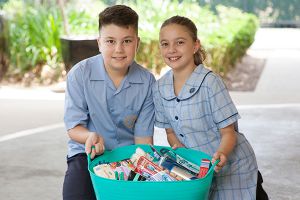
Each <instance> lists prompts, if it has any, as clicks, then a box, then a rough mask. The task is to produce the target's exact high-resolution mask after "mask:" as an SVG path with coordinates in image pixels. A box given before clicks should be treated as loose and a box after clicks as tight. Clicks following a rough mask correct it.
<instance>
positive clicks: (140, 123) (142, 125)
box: [134, 74, 155, 137]
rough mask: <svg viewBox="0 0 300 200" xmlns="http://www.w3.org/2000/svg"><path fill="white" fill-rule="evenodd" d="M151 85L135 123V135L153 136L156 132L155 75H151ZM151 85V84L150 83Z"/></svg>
mask: <svg viewBox="0 0 300 200" xmlns="http://www.w3.org/2000/svg"><path fill="white" fill-rule="evenodd" d="M149 82H150V87H148V88H147V89H148V92H147V97H146V99H145V101H144V103H143V105H142V108H141V110H140V113H139V115H138V118H137V121H136V123H135V128H134V135H135V136H140V137H145V136H146V137H147V136H153V132H154V104H153V96H152V90H151V87H152V85H153V83H154V82H155V78H154V76H153V75H152V74H151V76H150V80H149ZM148 86H149V85H148ZM144 89H146V88H144Z"/></svg>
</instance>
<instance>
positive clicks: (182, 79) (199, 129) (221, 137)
mask: <svg viewBox="0 0 300 200" xmlns="http://www.w3.org/2000/svg"><path fill="white" fill-rule="evenodd" d="M159 37H160V38H159V42H160V51H161V54H162V56H163V59H164V61H165V63H166V64H167V65H168V66H170V67H171V68H172V70H170V71H169V72H168V73H166V74H165V75H164V76H163V77H162V78H161V79H159V80H158V81H157V82H156V83H155V85H154V87H153V95H154V104H155V112H156V120H155V125H156V126H158V127H161V128H165V129H166V133H167V139H168V142H169V144H170V145H171V146H172V147H173V148H177V147H187V148H193V149H197V150H200V151H203V152H206V153H208V154H209V155H211V156H212V157H213V159H212V162H215V161H216V160H217V159H220V162H219V164H218V165H217V166H216V168H215V171H216V172H219V173H217V174H216V176H215V179H214V181H213V184H212V187H211V191H210V194H209V199H229V200H232V199H239V200H241V199H243V200H245V199H246V200H248V199H256V198H257V199H268V196H267V194H266V193H265V192H264V190H263V189H262V187H261V183H262V178H261V175H260V174H259V172H258V169H257V163H256V158H255V154H254V151H253V149H252V147H251V145H250V144H249V142H248V141H247V139H246V138H245V136H244V135H243V134H242V133H239V132H238V127H237V121H238V119H239V118H240V116H239V114H238V111H237V109H236V107H235V106H234V104H233V102H232V100H231V98H230V96H229V93H228V91H227V89H226V87H225V85H224V84H223V82H222V80H221V78H220V77H219V76H217V75H216V74H214V73H213V72H211V71H210V70H208V69H206V68H205V67H204V66H203V65H202V61H203V60H204V58H205V53H204V51H203V50H202V49H201V44H200V41H199V39H198V38H197V28H196V26H195V24H194V23H193V22H192V21H191V20H190V19H188V18H185V17H181V16H174V17H171V18H170V19H168V20H166V21H165V22H164V23H163V24H162V26H161V29H160V35H159ZM257 189H258V190H257ZM260 194H263V197H262V198H260V196H259V195H260Z"/></svg>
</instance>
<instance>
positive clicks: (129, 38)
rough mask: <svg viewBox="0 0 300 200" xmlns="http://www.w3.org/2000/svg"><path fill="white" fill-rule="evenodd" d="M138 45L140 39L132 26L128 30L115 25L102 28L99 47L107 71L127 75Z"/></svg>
mask: <svg viewBox="0 0 300 200" xmlns="http://www.w3.org/2000/svg"><path fill="white" fill-rule="evenodd" d="M138 44H139V38H138V36H137V34H136V31H135V29H134V28H133V27H132V26H129V27H128V28H126V27H121V26H117V25H115V24H109V25H105V26H102V27H101V29H100V36H99V38H98V46H99V50H100V52H101V54H102V56H103V60H104V65H105V68H106V70H108V71H116V72H117V71H118V72H121V73H122V72H123V73H126V72H127V70H128V67H129V65H130V64H131V63H132V62H133V60H134V57H135V54H136V51H137V48H138Z"/></svg>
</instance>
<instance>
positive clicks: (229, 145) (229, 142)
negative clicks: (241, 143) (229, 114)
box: [212, 124, 236, 172]
mask: <svg viewBox="0 0 300 200" xmlns="http://www.w3.org/2000/svg"><path fill="white" fill-rule="evenodd" d="M220 132H221V143H220V146H219V148H218V150H217V152H216V153H215V154H214V155H213V159H212V162H213V163H214V162H215V161H216V160H217V159H220V162H219V163H218V164H217V166H216V167H215V171H217V172H218V171H220V169H221V168H222V167H224V166H225V164H226V162H227V158H228V156H229V155H230V153H231V152H232V151H233V149H234V147H235V144H236V133H235V130H234V124H231V125H229V126H226V127H225V128H221V129H220Z"/></svg>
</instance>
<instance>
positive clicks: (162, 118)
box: [152, 82, 172, 128]
mask: <svg viewBox="0 0 300 200" xmlns="http://www.w3.org/2000/svg"><path fill="white" fill-rule="evenodd" d="M152 91H153V101H154V106H155V126H157V127H159V128H172V127H171V124H170V123H169V120H168V118H167V117H166V115H165V109H164V107H163V104H162V97H161V96H160V93H159V90H158V82H156V83H155V84H154V86H153V88H152Z"/></svg>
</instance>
